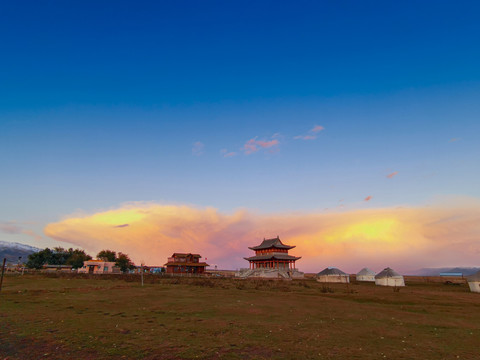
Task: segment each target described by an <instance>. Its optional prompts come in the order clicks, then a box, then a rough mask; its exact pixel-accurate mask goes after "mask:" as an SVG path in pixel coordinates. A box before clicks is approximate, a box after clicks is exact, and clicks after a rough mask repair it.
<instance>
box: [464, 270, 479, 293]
mask: <svg viewBox="0 0 480 360" xmlns="http://www.w3.org/2000/svg"><path fill="white" fill-rule="evenodd" d="M467 281H468V286H469V287H470V291H471V292H476V293H480V271H478V272H476V273H475V274H473V275H470V276H467Z"/></svg>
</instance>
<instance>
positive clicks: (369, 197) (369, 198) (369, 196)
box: [363, 195, 373, 201]
mask: <svg viewBox="0 0 480 360" xmlns="http://www.w3.org/2000/svg"><path fill="white" fill-rule="evenodd" d="M372 198H373V196H372V195H368V196H367V197H366V198H365V199H363V201H370V200H372Z"/></svg>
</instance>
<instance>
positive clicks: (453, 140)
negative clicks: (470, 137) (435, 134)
mask: <svg viewBox="0 0 480 360" xmlns="http://www.w3.org/2000/svg"><path fill="white" fill-rule="evenodd" d="M460 140H461V139H460V138H451V139H450V140H448V142H455V141H460Z"/></svg>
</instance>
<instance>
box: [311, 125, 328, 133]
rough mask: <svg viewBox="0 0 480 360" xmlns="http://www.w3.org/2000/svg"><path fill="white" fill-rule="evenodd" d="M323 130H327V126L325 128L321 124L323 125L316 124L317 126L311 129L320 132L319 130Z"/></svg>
mask: <svg viewBox="0 0 480 360" xmlns="http://www.w3.org/2000/svg"><path fill="white" fill-rule="evenodd" d="M322 130H325V128H324V127H323V126H321V125H315V126H314V127H313V129H312V130H310V132H312V133H318V132H320V131H322Z"/></svg>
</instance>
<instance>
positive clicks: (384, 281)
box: [375, 268, 405, 286]
mask: <svg viewBox="0 0 480 360" xmlns="http://www.w3.org/2000/svg"><path fill="white" fill-rule="evenodd" d="M375 285H380V286H405V280H404V279H403V276H402V275H400V274H399V273H397V272H396V271H395V270H393V269H390V268H386V269H383V270H382V271H380V272H379V273H378V274H377V275H375Z"/></svg>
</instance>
